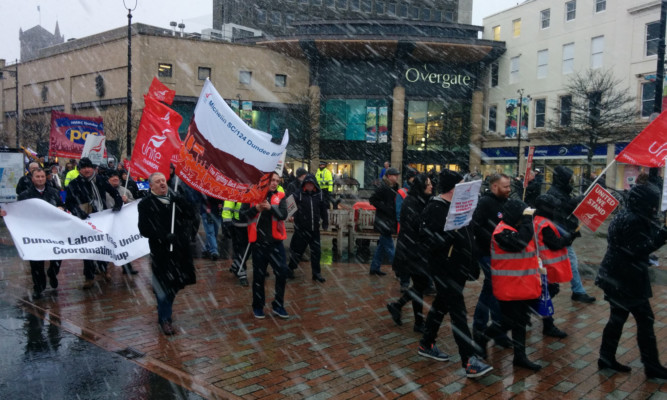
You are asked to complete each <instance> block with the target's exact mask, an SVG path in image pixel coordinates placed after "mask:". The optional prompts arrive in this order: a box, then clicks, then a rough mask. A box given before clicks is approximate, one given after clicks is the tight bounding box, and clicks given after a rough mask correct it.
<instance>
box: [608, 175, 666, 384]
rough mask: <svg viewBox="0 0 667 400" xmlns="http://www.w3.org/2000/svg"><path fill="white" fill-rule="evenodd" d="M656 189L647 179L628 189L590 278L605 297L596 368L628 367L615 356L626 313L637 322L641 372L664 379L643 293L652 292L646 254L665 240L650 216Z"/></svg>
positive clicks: (654, 208) (624, 369) (657, 197)
mask: <svg viewBox="0 0 667 400" xmlns="http://www.w3.org/2000/svg"><path fill="white" fill-rule="evenodd" d="M659 200H660V193H659V192H658V191H657V190H655V188H653V187H652V186H651V185H636V186H635V187H633V188H632V189H631V190H630V194H629V197H628V203H627V204H628V206H627V208H626V209H624V210H621V212H620V213H619V214H617V215H616V216H615V217H614V219H613V220H612V222H611V224H610V225H609V230H608V236H607V243H608V245H607V252H606V254H605V256H604V258H603V259H602V263H601V265H600V270H599V271H598V275H597V277H596V279H595V284H596V285H597V286H599V287H600V288H601V289H602V290H604V298H605V300H607V301H608V302H609V320H608V321H607V325H606V326H605V328H604V330H603V332H602V344H601V346H600V358H599V360H598V366H599V367H600V368H601V369H612V370H615V371H618V372H630V370H631V368H630V366H627V365H623V364H621V363H620V362H618V361H617V360H616V351H617V349H618V344H619V341H620V339H621V334H622V333H623V326H624V325H625V322H626V321H627V319H628V316H629V315H630V314H632V316H633V317H634V318H635V322H636V324H637V344H638V345H639V354H640V356H641V361H642V363H643V364H644V372H645V374H646V377H647V378H659V379H667V368H665V367H664V366H663V365H662V364H661V363H660V357H659V353H658V346H657V341H656V336H655V331H654V328H653V324H654V322H655V316H654V314H653V309H652V308H651V303H650V301H649V299H650V298H651V297H652V296H653V291H652V289H651V281H650V276H649V269H648V268H649V265H650V261H649V255H650V254H651V253H652V252H654V251H656V250H658V249H659V248H660V247H662V246H663V245H664V244H665V241H667V227H665V226H662V227H661V226H660V225H658V224H657V223H656V222H655V215H656V213H657V205H658V202H659Z"/></svg>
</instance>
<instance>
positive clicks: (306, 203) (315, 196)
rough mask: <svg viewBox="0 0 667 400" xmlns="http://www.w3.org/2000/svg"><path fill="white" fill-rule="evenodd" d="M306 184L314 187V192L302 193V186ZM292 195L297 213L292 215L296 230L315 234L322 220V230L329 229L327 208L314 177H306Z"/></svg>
mask: <svg viewBox="0 0 667 400" xmlns="http://www.w3.org/2000/svg"><path fill="white" fill-rule="evenodd" d="M308 182H310V183H312V184H313V185H314V186H315V190H314V191H312V192H306V191H304V189H303V186H304V185H305V184H306V183H308ZM292 195H293V196H294V201H295V202H296V207H297V212H296V214H294V227H295V228H296V229H303V230H304V231H309V232H317V231H319V230H320V220H322V228H323V229H324V230H327V229H329V212H328V208H329V207H328V204H327V201H326V199H325V198H324V195H323V193H322V191H321V190H320V188H319V186H318V185H317V180H316V179H315V176H314V175H311V174H308V175H306V177H305V178H304V180H303V182H302V183H301V186H300V189H299V190H297V191H296V192H294V193H293V194H292Z"/></svg>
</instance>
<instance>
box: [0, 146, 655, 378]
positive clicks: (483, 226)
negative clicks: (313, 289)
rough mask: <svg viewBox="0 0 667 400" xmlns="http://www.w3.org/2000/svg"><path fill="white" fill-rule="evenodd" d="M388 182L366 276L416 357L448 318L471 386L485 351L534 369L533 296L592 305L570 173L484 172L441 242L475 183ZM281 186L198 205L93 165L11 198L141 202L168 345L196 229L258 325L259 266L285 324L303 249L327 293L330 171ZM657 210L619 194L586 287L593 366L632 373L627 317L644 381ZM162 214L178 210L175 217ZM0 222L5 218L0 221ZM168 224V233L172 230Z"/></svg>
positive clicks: (53, 270)
mask: <svg viewBox="0 0 667 400" xmlns="http://www.w3.org/2000/svg"><path fill="white" fill-rule="evenodd" d="M400 176H401V172H400V171H399V170H398V169H396V168H393V167H391V166H389V164H388V163H386V165H385V166H384V168H383V171H382V174H381V181H380V184H379V185H378V187H377V189H376V190H375V191H374V192H373V194H372V195H371V197H370V200H369V203H370V206H371V207H370V208H373V209H375V222H374V227H375V230H376V231H377V232H378V233H379V240H378V243H377V247H376V252H375V255H374V257H373V259H372V261H371V263H370V267H369V274H370V275H372V276H373V275H374V276H377V277H383V276H385V275H387V273H386V272H384V271H382V269H381V266H382V264H383V261H384V260H389V262H390V264H392V266H393V269H394V272H395V275H396V277H397V279H398V280H399V282H400V289H401V297H400V298H399V299H397V300H395V301H392V302H390V303H388V304H387V310H388V311H389V313H390V315H391V317H392V320H393V321H394V322H395V324H396V325H402V307H403V306H404V305H406V304H407V303H411V305H412V311H413V315H414V325H413V330H414V331H415V332H417V333H419V334H420V335H421V336H422V337H421V340H420V341H419V345H418V349H417V353H418V354H419V355H420V356H423V357H427V358H430V359H433V360H436V361H447V360H448V359H449V356H448V355H447V354H446V353H444V352H442V351H441V350H440V349H439V348H438V346H437V345H436V340H437V337H438V332H439V329H440V326H441V324H442V321H443V319H444V316H445V315H446V314H449V315H450V318H451V325H452V334H453V337H454V340H455V342H456V345H457V347H458V351H459V354H460V358H461V365H462V367H463V369H464V371H465V374H466V376H468V377H470V378H478V377H481V376H484V375H486V374H488V373H489V372H490V371H491V370H492V369H493V367H492V366H491V365H489V364H487V363H486V361H485V359H486V358H487V351H486V347H487V343H488V342H489V341H490V340H493V341H494V342H495V344H497V345H500V346H502V347H506V348H513V351H514V360H513V364H514V365H515V366H517V367H519V368H525V369H528V370H532V371H538V370H540V369H541V368H542V366H541V365H540V364H539V363H538V362H536V361H531V360H529V359H528V357H527V354H526V327H527V325H528V324H529V321H530V313H531V312H532V311H531V310H533V309H535V307H536V304H537V302H538V299H539V298H540V297H541V296H543V295H544V294H545V293H544V291H547V292H548V293H549V295H550V297H553V296H556V295H557V294H558V293H559V292H560V285H561V284H563V283H567V282H569V283H570V287H571V295H570V296H571V299H572V300H573V301H578V302H582V303H592V302H595V301H596V300H597V299H596V298H594V297H592V296H590V295H589V294H588V293H587V292H586V290H585V288H584V286H583V284H582V282H581V277H580V274H579V270H578V269H579V266H578V261H577V256H576V253H575V252H574V249H573V247H572V243H573V241H574V240H576V238H578V237H580V236H581V234H580V232H579V222H578V221H577V220H576V218H574V217H573V216H572V212H573V210H574V208H575V207H576V206H577V204H579V203H580V202H581V196H575V195H574V185H573V179H572V177H573V171H572V170H571V169H569V168H567V167H562V166H559V167H556V168H555V169H554V171H553V180H552V182H551V187H550V189H549V190H548V191H547V192H546V193H544V194H542V186H543V185H544V178H543V174H542V171H540V170H535V171H533V172H531V175H530V176H529V177H528V179H530V183H529V184H528V185H525V186H526V188H525V189H524V185H523V181H522V177H519V178H517V179H512V178H511V177H509V176H507V175H505V174H502V173H496V174H492V175H490V176H489V177H487V179H485V181H484V184H483V185H482V190H481V196H480V199H479V203H478V206H477V208H476V210H475V213H474V215H473V220H472V223H471V224H470V225H469V226H466V227H463V228H459V229H456V230H451V231H445V230H444V229H443V227H444V226H445V224H446V222H447V217H448V212H449V208H450V206H451V204H452V199H453V196H454V192H455V189H456V185H457V184H459V183H462V182H470V181H474V180H479V179H481V176H480V175H479V174H478V173H476V172H471V173H469V174H466V176H463V175H461V174H459V173H458V172H455V171H451V170H448V169H445V170H442V171H441V172H439V173H435V172H431V173H419V172H418V171H416V170H414V169H411V168H410V169H407V171H406V173H405V174H404V178H405V183H404V186H403V187H402V188H400V189H399V179H400ZM281 178H282V177H281V176H280V175H279V174H278V173H273V174H272V177H271V180H270V186H269V191H268V193H267V195H266V198H265V199H263V200H262V201H261V202H257V203H252V204H249V203H245V204H244V203H240V202H233V201H223V200H219V199H214V198H210V197H207V196H205V195H203V194H201V193H199V192H196V191H194V190H193V189H191V188H189V187H188V186H187V185H180V186H178V188H177V190H176V191H174V190H172V189H173V188H174V175H173V170H172V175H171V176H169V177H165V176H164V175H162V174H159V173H156V174H153V175H151V177H150V178H149V179H148V184H149V188H148V190H139V185H137V183H136V182H134V181H132V179H131V178H130V177H129V176H128V172H127V171H126V170H124V169H123V168H122V166H119V167H116V166H115V165H108V166H105V167H102V166H95V165H93V164H92V162H91V161H90V160H89V159H88V158H82V159H81V160H79V161H78V162H77V161H76V160H71V161H69V162H68V163H67V164H66V166H65V169H64V170H62V171H61V170H60V167H59V166H58V165H57V164H56V165H40V163H39V162H37V161H35V162H32V163H30V164H29V165H28V173H27V174H26V175H25V176H24V177H22V178H21V179H20V180H19V183H18V185H17V194H18V198H19V200H24V199H32V198H40V199H43V200H45V201H47V202H49V203H50V204H52V205H53V206H54V207H58V208H60V209H61V210H63V211H65V212H69V213H71V214H72V215H74V216H76V217H79V218H81V219H86V218H88V216H89V215H90V214H92V213H95V212H100V211H102V210H105V209H111V210H112V211H119V210H120V209H121V207H122V205H123V204H124V203H128V202H131V201H136V200H139V201H140V203H139V206H138V210H139V219H138V220H139V231H140V233H141V234H142V235H143V236H144V237H146V238H148V240H149V247H150V257H151V271H152V288H153V292H154V293H155V296H156V301H157V314H158V324H159V326H160V329H161V330H162V331H163V333H164V334H166V335H173V334H175V333H176V329H175V328H174V327H173V326H172V318H171V317H172V306H173V303H174V301H175V297H176V293H177V292H178V291H180V290H182V289H183V288H185V286H187V285H191V284H194V283H195V282H196V276H195V268H194V263H193V257H194V256H195V255H194V254H193V241H195V240H196V238H197V237H198V234H197V232H198V230H199V227H200V225H203V228H204V232H205V237H206V240H205V242H204V244H203V246H202V247H203V251H202V256H203V257H207V258H210V259H211V260H212V261H214V262H215V261H217V260H218V259H219V258H220V257H221V249H219V238H220V236H219V234H218V232H221V233H222V237H223V238H230V239H231V241H232V243H233V249H232V255H231V258H232V261H231V267H230V271H231V272H232V273H233V274H234V275H235V276H236V277H237V278H238V280H239V284H240V285H242V286H248V285H249V283H248V275H247V272H246V270H247V269H246V262H247V261H248V259H249V258H251V260H252V271H253V274H252V285H251V289H252V297H251V302H250V303H251V307H252V311H253V315H254V317H255V318H257V319H263V318H265V313H264V308H265V306H266V297H267V296H266V294H265V283H266V282H265V281H266V277H267V276H268V274H269V272H268V270H267V267H268V265H271V266H272V269H273V274H274V276H275V288H274V297H273V300H272V302H271V311H272V313H273V314H274V315H275V316H277V317H278V318H281V319H288V318H289V317H290V316H289V314H288V312H287V310H286V307H285V305H286V299H285V288H286V285H287V282H288V280H290V279H294V277H295V270H297V268H298V266H299V264H300V262H301V261H302V258H303V257H304V255H305V250H306V248H310V258H309V261H310V263H311V277H312V280H313V281H314V283H325V282H326V278H325V276H324V275H323V274H322V270H321V266H320V258H321V240H320V231H321V230H322V229H323V230H327V229H328V224H329V218H328V212H329V210H330V208H331V207H335V204H334V201H333V200H332V194H333V193H332V192H333V188H332V179H331V172H330V171H329V170H328V169H327V164H326V163H324V162H321V163H320V168H319V169H318V171H317V173H316V174H314V175H313V174H309V173H308V172H307V171H306V170H305V169H303V168H299V169H298V170H297V171H296V175H295V176H293V177H287V178H288V179H287V180H286V181H284V182H281ZM290 178H291V179H290ZM281 183H283V184H285V186H286V188H287V190H283V187H282V185H281ZM59 192H61V193H59ZM62 192H64V194H63V193H62ZM61 196H62V197H61ZM63 197H64V199H63ZM288 198H289V199H290V200H291V201H294V204H295V206H296V213H295V214H294V215H290V214H288V206H287V203H288ZM659 198H660V196H659V192H658V191H657V189H656V188H655V187H654V185H653V184H652V183H650V182H648V181H647V182H643V181H641V182H640V181H638V182H637V183H636V184H635V185H634V187H633V188H632V189H631V190H630V191H629V201H628V204H629V205H630V206H629V207H627V208H625V209H624V210H622V211H621V212H620V213H618V214H617V215H616V216H615V217H614V219H613V221H612V222H611V225H610V228H609V238H608V241H609V246H608V250H607V253H606V255H605V257H604V260H603V262H602V265H601V268H600V271H599V274H598V276H597V278H596V281H595V284H596V285H597V286H599V287H600V288H601V289H602V290H603V291H604V295H605V296H604V299H605V300H606V301H608V302H609V305H610V317H609V322H608V323H607V326H606V327H605V328H604V331H603V334H602V346H601V349H600V357H599V359H598V366H599V368H601V369H611V370H614V371H618V372H628V371H630V369H631V367H629V366H626V365H623V364H621V363H619V362H618V361H617V360H616V357H615V355H616V352H617V348H618V344H619V340H620V337H621V335H622V330H623V326H624V324H625V322H626V320H627V318H628V316H629V314H632V315H633V316H634V317H635V319H636V321H637V327H638V335H637V340H638V343H639V348H640V353H641V360H642V362H643V364H644V366H645V372H646V375H647V377H650V378H662V379H667V369H665V368H664V367H663V366H662V365H661V364H660V361H659V356H658V351H657V340H656V336H655V333H654V328H653V323H654V316H653V312H652V309H651V305H650V303H649V300H648V299H649V298H650V297H651V285H650V282H649V274H648V267H649V265H650V254H651V253H652V252H654V251H655V250H657V249H658V248H660V247H661V246H662V245H664V243H665V241H667V228H665V227H664V226H661V224H660V223H659V221H658V220H657V218H656V215H657V205H658V200H659ZM172 208H175V210H176V212H175V217H172V212H173V211H172ZM2 215H6V214H5V212H4V211H2ZM172 218H174V222H175V224H176V229H174V230H173V231H172V230H171V229H170V225H171V223H172ZM286 221H291V222H293V223H294V228H295V232H294V235H293V236H292V238H291V240H290V242H289V246H286V244H287V243H284V242H285V240H287V239H288V236H287V230H286V225H285V222H286ZM170 232H174V233H170ZM395 235H397V241H396V246H394V237H395ZM286 247H288V248H289V255H288V254H287V251H286V249H285V248H286ZM44 263H45V261H31V262H30V266H31V273H32V277H33V288H34V293H33V298H35V299H38V298H40V297H41V296H42V292H43V291H44V290H45V289H46V284H47V277H48V280H49V283H50V286H51V287H52V288H54V289H55V288H57V287H58V279H57V275H58V271H59V269H60V261H50V264H49V268H48V270H47V271H46V273H45V272H44ZM107 264H108V263H106V262H101V261H91V260H84V261H83V265H84V268H83V273H84V277H85V283H84V284H83V288H84V289H90V288H92V287H94V285H95V284H96V282H95V274H96V273H97V274H101V275H102V276H103V279H104V280H105V281H109V280H110V279H111V277H110V269H109V267H108V265H107ZM122 268H123V273H124V274H135V273H136V270H134V269H133V268H132V266H131V264H125V265H123V266H122ZM480 272H481V273H480ZM480 275H483V282H482V288H481V291H480V293H479V298H478V301H477V304H476V306H475V312H474V315H473V320H472V330H471V329H470V328H469V326H468V319H467V315H466V304H465V302H464V296H463V290H464V288H465V285H466V282H468V281H474V280H477V279H479V276H480ZM542 276H544V278H542ZM543 279H546V282H543V281H542V280H543ZM429 293H433V294H434V295H435V297H434V298H433V299H432V303H431V305H430V309H429V312H428V314H426V315H424V312H423V310H424V308H425V307H424V302H425V300H424V298H425V295H427V294H429ZM508 333H511V338H510V336H509V335H508ZM542 333H543V335H545V336H551V337H554V338H558V339H565V338H566V337H567V336H568V334H567V333H566V332H564V331H562V330H561V329H559V328H558V327H556V325H555V324H554V319H553V317H551V316H550V315H545V316H544V318H543V326H542Z"/></svg>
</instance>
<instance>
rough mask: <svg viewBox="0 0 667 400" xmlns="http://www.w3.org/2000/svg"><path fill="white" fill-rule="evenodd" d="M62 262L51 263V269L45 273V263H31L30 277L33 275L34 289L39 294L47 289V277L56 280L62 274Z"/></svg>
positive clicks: (54, 261)
mask: <svg viewBox="0 0 667 400" xmlns="http://www.w3.org/2000/svg"><path fill="white" fill-rule="evenodd" d="M61 262H62V261H61V260H51V261H49V269H48V270H47V271H46V274H45V273H44V261H30V275H32V287H33V289H34V290H35V292H37V293H41V292H42V291H44V289H46V276H47V275H48V276H49V278H55V277H56V276H57V275H58V272H60V264H61Z"/></svg>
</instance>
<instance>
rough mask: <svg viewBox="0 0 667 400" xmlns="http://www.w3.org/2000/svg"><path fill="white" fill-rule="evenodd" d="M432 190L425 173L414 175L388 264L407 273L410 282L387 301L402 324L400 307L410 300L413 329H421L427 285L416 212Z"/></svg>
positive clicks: (400, 273)
mask: <svg viewBox="0 0 667 400" xmlns="http://www.w3.org/2000/svg"><path fill="white" fill-rule="evenodd" d="M432 193H433V185H432V184H431V180H430V179H429V178H428V175H426V174H419V175H417V176H415V179H414V181H413V182H412V186H411V187H410V190H409V191H408V195H407V196H406V197H405V200H403V204H402V205H401V218H400V219H401V221H403V222H402V223H401V230H400V232H399V233H398V240H397V242H396V254H395V255H394V262H393V265H392V267H393V268H394V271H396V273H397V275H398V276H403V275H409V276H410V278H411V279H412V282H413V286H412V287H411V288H410V289H408V290H407V291H405V292H404V293H403V296H401V298H400V299H399V300H398V301H397V302H395V303H389V304H387V310H389V312H390V313H391V317H392V318H393V320H394V322H395V323H396V325H402V324H403V322H402V321H401V308H403V306H404V305H405V304H406V303H407V302H408V301H412V310H413V311H414V315H415V325H414V328H413V329H414V331H415V332H420V333H424V313H423V309H424V307H423V305H424V304H423V303H424V302H423V298H424V292H425V291H426V289H428V287H429V286H430V278H429V275H428V271H427V263H426V259H425V258H424V256H423V254H422V253H421V251H420V250H419V249H420V245H419V243H420V242H419V223H420V215H421V213H422V211H423V210H424V207H426V203H427V202H428V199H429V198H430V197H431V194H432Z"/></svg>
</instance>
